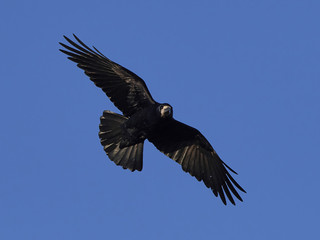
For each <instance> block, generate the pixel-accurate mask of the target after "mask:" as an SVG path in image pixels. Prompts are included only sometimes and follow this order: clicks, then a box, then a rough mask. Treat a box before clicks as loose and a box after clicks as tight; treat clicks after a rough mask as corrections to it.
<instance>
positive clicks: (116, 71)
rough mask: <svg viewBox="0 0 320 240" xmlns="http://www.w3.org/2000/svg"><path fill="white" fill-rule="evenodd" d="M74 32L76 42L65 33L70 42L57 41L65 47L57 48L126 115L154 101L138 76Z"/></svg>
mask: <svg viewBox="0 0 320 240" xmlns="http://www.w3.org/2000/svg"><path fill="white" fill-rule="evenodd" d="M73 36H74V38H75V39H76V41H77V42H78V43H76V42H74V41H72V40H71V39H69V38H67V37H65V36H64V38H65V39H66V41H67V42H68V43H69V44H70V45H71V46H68V45H66V44H64V43H60V45H61V46H62V47H64V48H65V49H60V51H61V52H63V53H64V54H66V55H68V56H69V57H68V59H70V60H71V61H73V62H75V63H77V66H78V67H79V68H81V69H83V70H84V72H85V74H86V75H87V76H89V78H90V79H91V80H92V81H93V82H94V84H95V85H96V86H97V87H100V88H101V89H102V90H103V91H104V92H105V93H106V95H107V96H108V97H109V98H110V100H111V101H112V102H113V103H114V105H115V106H116V107H117V108H118V109H119V110H120V111H122V112H123V114H124V115H125V116H127V117H129V116H131V115H133V114H134V113H136V112H137V111H140V110H141V109H143V108H146V107H148V106H150V105H152V104H155V101H154V99H153V98H152V96H151V94H150V92H149V90H148V88H147V86H146V84H145V82H144V81H143V80H142V79H141V78H140V77H139V76H137V75H136V74H134V73H133V72H131V71H130V70H128V69H126V68H124V67H122V66H120V65H119V64H117V63H115V62H113V61H111V60H110V59H108V58H107V57H105V56H104V55H103V54H102V53H101V52H99V51H98V50H97V49H96V48H95V47H93V48H94V50H92V49H91V48H89V47H88V46H87V45H85V44H84V43H83V42H82V41H81V40H80V39H79V38H78V37H77V36H76V35H73Z"/></svg>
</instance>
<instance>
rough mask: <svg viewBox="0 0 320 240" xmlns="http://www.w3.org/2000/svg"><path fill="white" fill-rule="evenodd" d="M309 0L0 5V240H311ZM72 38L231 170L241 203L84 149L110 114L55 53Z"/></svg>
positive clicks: (162, 159)
mask: <svg viewBox="0 0 320 240" xmlns="http://www.w3.org/2000/svg"><path fill="white" fill-rule="evenodd" d="M319 11H320V2H319V1H293V0H291V1H289V0H288V1H272V0H270V1H216V0H214V1H197V2H196V1H150V0H149V1H146V0H144V1H119V0H117V1H108V0H107V1H106V0H104V1H97V0H93V1H90V2H88V1H82V0H78V1H73V0H72V1H59V0H58V1H51V2H44V1H34V0H31V1H25V2H23V1H14V0H10V1H2V2H1V4H0V20H1V21H0V31H1V38H0V42H1V58H0V70H1V79H2V81H1V88H0V102H1V131H0V150H1V151H0V153H1V161H0V164H1V166H0V194H1V196H0V239H6V240H8V239H25V240H29V239H32V240H37V239H41V240H42V239H46V240H51V239H78V240H82V239H235V238H237V239H270V238H272V239H302V238H309V239H315V238H316V236H318V235H319V230H318V227H319V214H320V207H319V201H320V193H319V183H320V182H319V178H318V176H317V175H318V170H319V167H320V163H319V147H320V144H319V143H320V127H319V122H320V111H319V110H320V108H319V103H320V66H319V63H320V47H319V43H320V28H319V22H320V15H319ZM72 33H75V34H77V35H78V36H79V37H80V39H82V40H83V41H84V42H85V43H87V44H88V45H90V46H91V45H94V46H95V47H97V48H98V49H99V50H100V51H101V52H103V53H104V54H105V55H106V56H108V57H109V58H111V59H112V60H114V61H116V62H118V63H120V64H121V65H123V66H125V67H127V68H128V69H130V70H132V71H134V72H135V73H137V74H138V75H139V76H140V77H142V78H143V79H144V80H145V82H146V84H147V86H148V88H149V90H150V92H151V93H152V95H153V97H154V98H155V99H156V100H157V101H159V102H168V103H170V104H171V105H172V106H173V107H174V114H175V118H176V119H178V120H181V121H183V122H185V123H187V124H189V125H191V126H193V127H196V128H198V129H199V130H200V131H201V132H202V133H203V134H204V135H205V136H206V138H207V139H208V140H209V141H210V142H211V143H212V145H213V146H214V148H215V149H216V151H217V152H218V153H219V155H220V156H221V158H222V159H223V160H224V161H225V162H226V163H227V164H229V165H230V166H231V167H232V168H234V169H235V170H236V171H237V172H238V173H239V175H238V176H236V179H237V181H238V182H239V183H240V184H241V185H242V186H243V187H244V188H245V189H246V191H247V194H242V197H243V199H244V202H243V203H241V202H239V201H238V202H237V205H236V206H232V205H231V204H229V205H227V206H224V205H223V204H222V202H221V201H220V200H219V199H218V198H215V197H214V195H213V194H212V192H211V191H210V190H209V189H207V188H206V187H205V186H204V184H203V183H199V182H198V181H196V180H195V179H194V178H193V177H191V176H189V175H188V174H186V173H184V172H183V171H182V170H181V167H180V166H179V165H178V164H176V163H175V162H174V161H172V160H171V159H169V158H167V157H166V156H164V155H163V154H162V153H160V152H159V151H157V150H156V148H155V147H154V146H153V145H151V144H150V143H148V142H147V143H146V144H145V147H144V169H143V171H142V172H134V173H131V172H130V171H125V170H123V169H122V168H121V167H118V166H116V165H115V164H114V163H113V162H111V161H110V160H109V159H108V158H107V156H106V154H105V153H104V151H103V149H102V147H101V145H100V143H99V139H98V125H99V117H100V115H101V114H102V112H103V110H105V109H109V110H112V111H116V112H119V111H118V110H117V109H116V108H115V107H114V106H113V105H112V103H111V102H110V101H109V100H108V99H107V97H106V96H105V95H104V93H103V92H102V91H101V90H100V89H98V88H97V87H95V86H94V84H93V83H92V82H90V81H89V79H88V78H87V77H86V76H85V75H84V74H83V73H82V71H81V70H80V69H78V68H77V67H76V66H75V64H73V63H72V62H71V61H69V60H67V59H66V56H64V55H63V54H62V53H60V52H59V51H58V48H59V45H58V42H59V41H63V37H62V35H67V36H70V37H71V35H72Z"/></svg>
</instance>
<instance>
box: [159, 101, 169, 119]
mask: <svg viewBox="0 0 320 240" xmlns="http://www.w3.org/2000/svg"><path fill="white" fill-rule="evenodd" d="M157 112H158V113H159V114H160V117H161V118H172V115H173V110H172V107H171V106H170V105H169V104H168V103H163V104H160V105H159V106H158V107H157Z"/></svg>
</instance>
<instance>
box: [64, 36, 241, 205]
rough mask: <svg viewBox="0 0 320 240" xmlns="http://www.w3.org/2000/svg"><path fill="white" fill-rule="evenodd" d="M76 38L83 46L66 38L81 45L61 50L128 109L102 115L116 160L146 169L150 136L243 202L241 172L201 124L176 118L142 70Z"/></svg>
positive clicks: (103, 137)
mask: <svg viewBox="0 0 320 240" xmlns="http://www.w3.org/2000/svg"><path fill="white" fill-rule="evenodd" d="M74 37H75V38H76V40H77V41H78V42H79V43H80V45H78V44H77V43H75V42H73V41H71V40H70V39H69V38H67V37H65V39H66V40H67V41H68V42H69V43H70V44H71V45H72V46H73V47H75V48H73V47H70V46H67V45H65V44H63V43H60V44H61V45H62V46H63V47H64V48H66V49H67V50H68V51H66V50H61V51H62V52H63V53H65V54H67V55H69V59H70V60H72V61H74V62H76V63H77V65H78V67H79V68H81V69H83V70H84V71H85V74H86V75H88V76H89V77H90V79H91V80H92V81H93V82H94V83H95V85H96V86H98V87H100V88H102V90H103V91H104V92H105V93H106V94H107V96H108V97H109V98H110V100H111V101H112V102H113V103H114V104H115V106H116V107H118V108H119V109H120V110H121V111H122V113H123V115H120V114H117V113H113V112H110V111H104V112H103V115H102V116H101V118H100V126H99V128H100V132H99V137H100V141H101V144H102V146H103V147H104V150H105V152H106V153H107V155H108V156H109V158H110V159H111V160H112V161H113V162H115V163H116V164H117V165H120V166H122V167H123V168H125V169H130V170H131V171H134V170H138V171H141V170H142V158H143V144H144V141H145V140H146V139H148V140H149V141H150V142H151V143H153V144H154V145H155V146H156V148H157V149H159V150H160V151H161V152H163V153H164V154H165V155H167V156H168V157H170V158H172V159H173V160H175V161H176V162H178V163H179V164H180V165H181V166H182V169H183V170H184V171H186V172H189V173H190V174H191V175H192V176H194V177H196V178H197V179H198V180H199V181H203V182H204V183H205V185H206V186H207V187H208V188H211V190H212V192H213V193H214V194H215V195H216V196H218V195H219V196H220V198H221V200H222V201H223V203H224V204H226V198H225V194H226V195H227V197H228V199H229V200H230V202H231V203H233V204H235V202H234V200H233V197H232V194H231V193H233V195H234V196H236V197H237V198H238V199H239V200H240V201H242V198H241V197H240V195H239V194H238V192H237V191H236V188H238V189H239V190H241V191H243V192H245V191H244V190H243V188H242V187H241V186H240V185H239V184H238V183H237V182H236V181H235V180H234V179H233V177H232V176H231V175H230V173H229V172H228V169H229V170H230V171H231V172H233V173H235V171H233V170H232V169H231V168H230V167H229V166H227V165H226V164H225V163H224V162H223V161H222V160H221V159H220V157H219V156H218V155H217V153H216V152H215V150H214V149H213V148H212V146H211V144H210V143H209V142H208V141H207V139H206V138H205V137H204V136H203V135H202V134H201V133H200V132H199V131H198V130H197V129H195V128H192V127H190V126H188V125H186V124H183V123H181V122H179V121H177V120H175V119H174V118H173V109H172V107H171V105H169V104H167V103H163V104H160V103H158V102H156V101H155V100H154V99H153V98H152V96H151V94H150V92H149V90H148V88H147V86H146V84H145V82H144V81H143V80H142V79H141V78H140V77H138V76H137V75H136V74H134V73H133V72H131V71H130V70H128V69H126V68H124V67H122V66H120V65H119V64H117V63H115V62H112V61H111V60H109V59H108V58H107V57H105V56H104V55H103V54H101V53H100V52H99V51H98V50H97V49H95V48H94V49H95V50H96V51H93V50H92V49H90V48H89V47H87V46H86V45H85V44H84V43H83V42H82V41H81V40H80V39H79V38H77V37H76V36H75V35H74ZM235 187H236V188H235ZM230 191H231V192H230Z"/></svg>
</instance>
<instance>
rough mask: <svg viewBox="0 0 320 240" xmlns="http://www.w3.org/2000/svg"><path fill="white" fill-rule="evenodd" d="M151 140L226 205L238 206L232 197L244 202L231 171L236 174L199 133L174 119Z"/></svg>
mask: <svg viewBox="0 0 320 240" xmlns="http://www.w3.org/2000/svg"><path fill="white" fill-rule="evenodd" d="M148 139H149V141H150V142H152V143H153V144H154V145H155V146H156V148H158V149H159V150H160V151H161V152H163V153H164V154H166V155H167V156H168V157H170V158H172V159H173V160H175V161H176V162H177V163H179V164H180V165H181V166H182V169H183V170H184V171H186V172H188V173H190V175H192V176H194V177H195V178H196V179H198V180H199V181H203V182H204V184H205V185H206V186H207V187H208V188H210V189H211V190H212V192H213V193H214V195H215V196H219V197H220V198H221V201H222V202H223V203H224V204H227V200H226V199H227V198H228V199H229V201H230V202H231V203H232V204H234V205H235V201H234V198H233V196H235V197H236V198H237V199H239V200H240V201H242V198H241V197H240V195H239V193H238V192H237V190H236V188H238V189H239V190H240V191H243V192H245V190H244V189H243V188H242V187H241V186H240V185H239V184H238V183H237V182H236V181H235V180H234V179H233V177H232V176H231V174H230V173H229V172H228V170H230V171H231V172H233V173H235V171H234V170H232V169H231V168H230V167H229V166H227V165H226V164H225V163H224V162H223V161H222V160H221V159H220V157H219V156H218V154H217V153H216V152H215V151H214V149H213V148H212V146H211V145H210V143H209V142H208V141H207V140H206V138H205V137H204V136H203V135H202V134H201V133H200V132H199V131H198V130H196V129H194V128H192V127H190V126H188V125H185V124H183V123H181V122H178V121H176V120H174V119H172V120H168V121H167V122H166V123H165V124H162V125H161V126H160V127H158V128H157V130H156V131H155V132H154V133H153V134H152V135H151V136H150V137H149V138H148Z"/></svg>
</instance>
